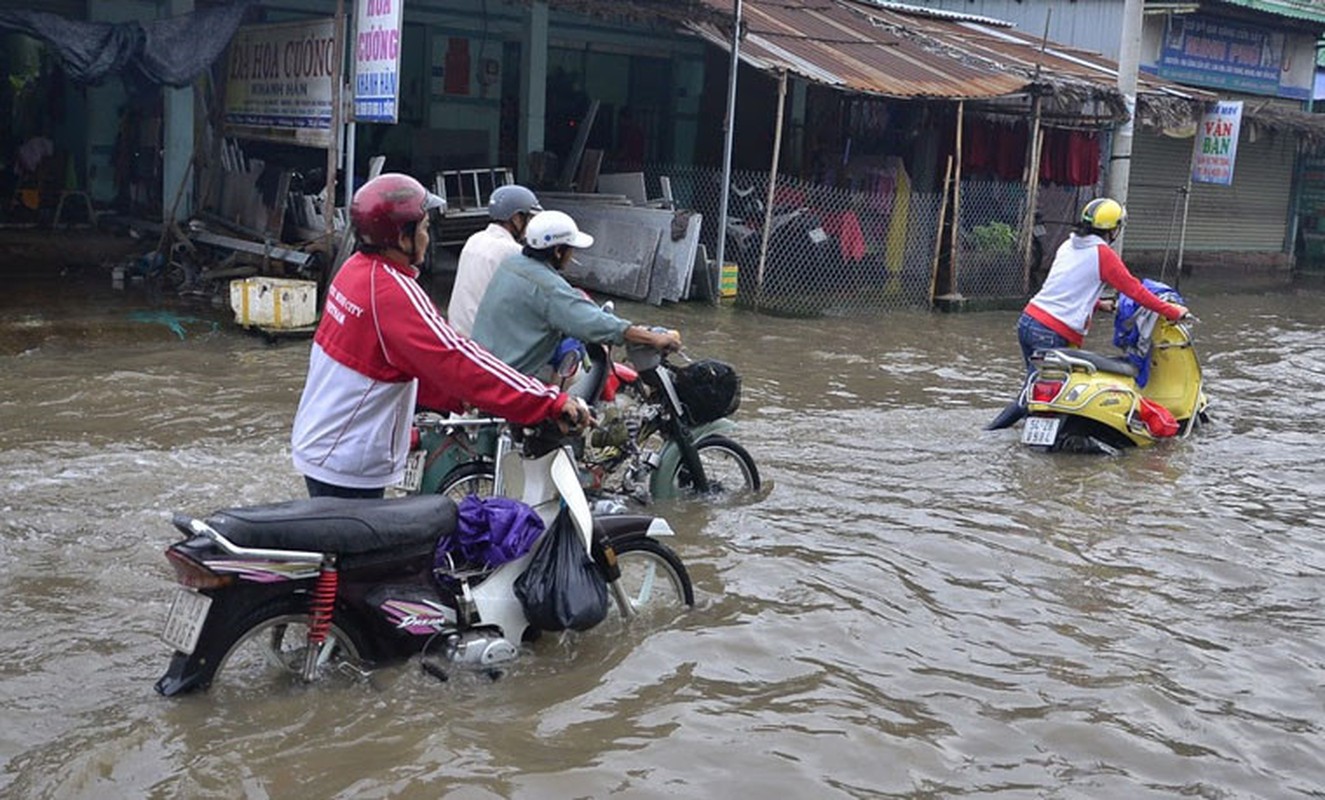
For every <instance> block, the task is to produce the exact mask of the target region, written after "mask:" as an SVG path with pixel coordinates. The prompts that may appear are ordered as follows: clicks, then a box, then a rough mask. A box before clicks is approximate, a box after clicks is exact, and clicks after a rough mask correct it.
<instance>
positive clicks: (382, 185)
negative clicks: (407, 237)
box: [350, 172, 446, 247]
mask: <svg viewBox="0 0 1325 800" xmlns="http://www.w3.org/2000/svg"><path fill="white" fill-rule="evenodd" d="M445 205H446V203H445V202H444V201H443V200H442V198H440V197H438V196H437V195H435V194H433V193H432V192H429V191H428V190H427V189H425V188H423V184H421V183H419V182H418V181H417V180H415V179H414V178H411V177H410V176H408V175H403V174H401V173H399V172H388V173H385V174H382V175H378V176H377V177H376V178H373V179H372V180H370V181H368V182H367V183H365V184H364V185H363V186H360V187H359V190H358V191H357V192H355V193H354V199H353V200H352V201H350V224H351V225H353V226H354V231H355V233H357V234H358V236H359V241H360V242H362V243H364V244H367V245H371V246H374V247H395V246H396V243H397V242H398V241H399V240H400V232H401V231H402V230H403V229H404V228H405V226H406V225H410V224H415V223H418V222H419V221H420V220H422V219H424V218H425V217H427V216H428V212H429V211H431V210H432V209H434V208H442V207H444V206H445Z"/></svg>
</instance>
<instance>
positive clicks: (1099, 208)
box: [1081, 197, 1127, 231]
mask: <svg viewBox="0 0 1325 800" xmlns="http://www.w3.org/2000/svg"><path fill="white" fill-rule="evenodd" d="M1126 221H1127V209H1125V208H1123V204H1122V203H1119V202H1118V201H1117V200H1114V199H1113V198H1110V197H1099V198H1096V199H1094V200H1091V201H1090V202H1089V203H1086V207H1085V208H1083V209H1081V224H1082V226H1083V227H1086V228H1091V229H1092V230H1097V231H1116V230H1118V229H1119V228H1121V227H1122V226H1123V223H1124V222H1126Z"/></svg>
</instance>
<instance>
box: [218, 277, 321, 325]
mask: <svg viewBox="0 0 1325 800" xmlns="http://www.w3.org/2000/svg"><path fill="white" fill-rule="evenodd" d="M230 307H231V308H232V309H234V312H235V322H237V323H239V324H240V325H243V326H244V327H246V328H248V327H259V328H302V327H305V326H308V325H312V324H314V323H315V322H317V281H296V280H290V279H288V278H243V279H239V280H233V281H230Z"/></svg>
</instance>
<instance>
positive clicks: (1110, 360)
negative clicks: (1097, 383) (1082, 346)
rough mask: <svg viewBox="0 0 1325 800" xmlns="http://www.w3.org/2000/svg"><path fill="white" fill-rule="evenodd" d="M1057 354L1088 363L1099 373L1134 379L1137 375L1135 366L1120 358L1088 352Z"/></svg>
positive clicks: (1065, 351)
mask: <svg viewBox="0 0 1325 800" xmlns="http://www.w3.org/2000/svg"><path fill="white" fill-rule="evenodd" d="M1058 352H1060V353H1062V354H1063V355H1065V356H1067V357H1068V358H1075V359H1079V360H1081V361H1086V362H1089V363H1090V364H1091V365H1093V366H1094V367H1095V369H1097V370H1099V371H1101V372H1112V373H1114V374H1115V375H1126V376H1127V377H1129V378H1135V377H1136V375H1137V369H1136V365H1135V364H1133V363H1132V362H1130V361H1124V360H1123V359H1121V358H1114V357H1112V356H1106V355H1104V354H1102V353H1094V352H1091V351H1090V350H1059V351H1058Z"/></svg>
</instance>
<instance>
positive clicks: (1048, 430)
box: [1021, 417, 1063, 447]
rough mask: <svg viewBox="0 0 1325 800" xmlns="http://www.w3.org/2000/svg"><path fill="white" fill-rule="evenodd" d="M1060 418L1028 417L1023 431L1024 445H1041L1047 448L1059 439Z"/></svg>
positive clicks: (1022, 440)
mask: <svg viewBox="0 0 1325 800" xmlns="http://www.w3.org/2000/svg"><path fill="white" fill-rule="evenodd" d="M1062 421H1063V420H1062V419H1061V418H1060V417H1027V418H1026V423H1025V424H1024V425H1023V426H1022V429H1021V443H1022V444H1039V445H1045V446H1046V447H1047V446H1049V445H1052V444H1053V443H1054V439H1056V438H1058V425H1059V423H1061V422H1062Z"/></svg>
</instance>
